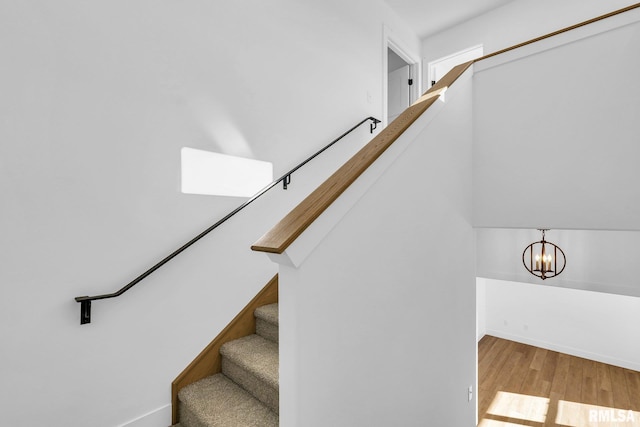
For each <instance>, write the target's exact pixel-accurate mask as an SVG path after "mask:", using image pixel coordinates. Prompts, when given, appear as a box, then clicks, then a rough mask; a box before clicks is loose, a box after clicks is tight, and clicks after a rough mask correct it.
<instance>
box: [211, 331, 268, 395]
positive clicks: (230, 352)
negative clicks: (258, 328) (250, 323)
mask: <svg viewBox="0 0 640 427" xmlns="http://www.w3.org/2000/svg"><path fill="white" fill-rule="evenodd" d="M220 354H221V355H222V356H223V357H226V358H228V359H229V360H230V361H232V362H233V363H235V364H236V365H238V366H240V367H242V368H243V369H245V370H247V371H248V372H250V373H251V374H252V375H255V376H256V377H258V378H259V379H261V380H263V381H264V382H265V383H267V384H268V385H269V386H271V387H273V388H275V389H276V390H278V389H279V375H278V368H279V357H278V344H276V343H274V342H273V341H269V340H267V339H264V338H263V337H261V336H259V335H255V334H254V335H249V336H246V337H242V338H239V339H237V340H233V341H229V342H228V343H225V344H224V345H223V346H222V347H221V348H220Z"/></svg>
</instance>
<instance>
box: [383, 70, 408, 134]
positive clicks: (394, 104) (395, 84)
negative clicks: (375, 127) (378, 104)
mask: <svg viewBox="0 0 640 427" xmlns="http://www.w3.org/2000/svg"><path fill="white" fill-rule="evenodd" d="M387 88H388V89H387V95H388V98H389V99H388V103H387V123H391V122H392V121H393V119H395V118H396V117H398V116H399V115H400V113H402V112H403V111H404V110H406V109H407V108H408V107H409V92H410V89H411V87H410V86H409V66H408V65H405V66H404V67H401V68H398V69H397V70H395V71H392V72H390V73H389V83H388V85H387Z"/></svg>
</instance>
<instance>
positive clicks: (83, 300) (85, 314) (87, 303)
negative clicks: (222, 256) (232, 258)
mask: <svg viewBox="0 0 640 427" xmlns="http://www.w3.org/2000/svg"><path fill="white" fill-rule="evenodd" d="M368 120H371V124H370V127H369V130H370V132H371V133H373V131H374V129H376V127H377V125H378V123H380V120H378V119H376V118H375V117H367V118H366V119H364V120H362V121H361V122H360V123H358V124H357V125H355V126H353V127H352V128H351V129H349V130H348V131H346V132H345V133H343V134H342V135H340V136H339V137H337V138H336V139H334V140H333V141H331V142H330V143H329V144H327V145H325V146H324V147H323V148H322V149H320V150H318V151H317V152H315V153H314V154H313V155H312V156H310V157H308V158H307V159H306V160H304V161H303V162H302V163H300V164H298V165H297V166H296V167H294V168H293V169H291V170H290V171H288V172H287V173H285V174H284V175H282V176H281V177H280V178H278V179H276V180H275V181H273V182H272V183H271V184H269V185H267V186H266V187H264V188H263V189H262V190H260V191H259V192H257V193H256V194H255V195H254V196H252V197H251V198H250V199H249V200H247V201H246V202H244V203H243V204H241V205H240V206H238V207H237V208H235V209H234V210H232V211H231V212H229V213H228V214H227V215H225V216H224V217H223V218H222V219H220V220H219V221H218V222H216V223H215V224H213V225H212V226H211V227H209V228H207V229H206V230H204V231H203V232H202V233H200V234H198V235H197V236H196V237H194V238H193V239H191V240H189V241H188V242H187V243H185V244H184V245H182V246H180V248H178V249H176V250H175V251H173V252H172V253H171V254H169V255H168V256H166V257H165V258H164V259H163V260H162V261H160V262H158V263H157V264H156V265H154V266H153V267H151V268H150V269H148V270H147V271H145V272H144V273H142V274H141V275H139V276H138V277H136V278H135V279H133V280H132V281H131V282H129V283H128V284H126V285H125V286H123V287H122V288H121V289H120V290H118V291H116V292H113V293H110V294H103V295H95V296H92V297H89V296H84V297H76V298H75V300H76V302H79V303H80V324H81V325H84V324H85V323H91V301H96V300H101V299H107V298H115V297H118V296H120V295H122V294H124V293H125V292H127V291H128V290H129V289H131V288H132V287H134V286H135V285H137V284H138V283H140V282H141V281H142V280H144V279H145V278H146V277H148V276H149V275H151V273H153V272H154V271H156V270H157V269H159V268H160V267H162V266H163V265H165V264H166V263H167V262H169V261H171V260H172V259H173V258H174V257H176V256H177V255H178V254H180V253H181V252H182V251H184V250H185V249H187V248H188V247H189V246H191V245H193V244H194V243H196V242H197V241H198V240H200V239H202V238H203V237H204V236H206V235H207V234H209V233H210V232H211V231H213V230H215V229H216V228H218V227H219V226H220V225H222V224H223V223H224V222H225V221H227V220H228V219H229V218H231V217H232V216H234V215H235V214H237V213H238V212H240V211H241V210H243V209H244V208H246V207H247V206H249V205H250V204H251V203H253V202H254V201H255V200H256V199H258V198H259V197H260V196H262V195H263V194H265V193H266V192H267V191H269V190H271V189H272V188H273V187H275V186H276V185H278V184H279V183H280V182H282V186H283V188H284V189H285V190H286V189H287V186H288V185H289V184H290V183H291V174H293V173H294V172H295V171H297V170H298V169H300V168H301V167H302V166H304V165H306V164H307V163H309V162H310V161H311V160H313V159H315V158H316V157H317V156H319V155H320V154H322V153H323V152H324V151H325V150H327V149H328V148H329V147H331V146H332V145H334V144H335V143H336V142H338V141H340V140H341V139H342V138H344V137H345V136H347V135H348V134H350V133H351V132H353V131H354V130H356V129H357V128H358V127H360V126H361V125H362V124H363V123H365V122H366V121H368Z"/></svg>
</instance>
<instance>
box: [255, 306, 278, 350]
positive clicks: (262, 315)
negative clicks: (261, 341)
mask: <svg viewBox="0 0 640 427" xmlns="http://www.w3.org/2000/svg"><path fill="white" fill-rule="evenodd" d="M254 315H255V317H256V334H258V335H260V336H261V337H263V338H266V339H268V340H269V341H273V342H278V303H275V304H269V305H263V306H262V307H258V308H257V309H256V311H255V312H254Z"/></svg>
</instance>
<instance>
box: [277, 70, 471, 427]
mask: <svg viewBox="0 0 640 427" xmlns="http://www.w3.org/2000/svg"><path fill="white" fill-rule="evenodd" d="M438 108H440V110H439V112H437V110H438ZM432 109H433V110H432ZM432 109H430V110H429V111H428V112H427V113H426V114H425V115H423V116H422V117H421V118H420V119H419V120H418V121H417V122H416V123H414V125H413V126H412V127H411V128H410V130H409V131H408V132H406V133H405V134H404V135H403V136H401V138H400V139H399V140H398V141H397V142H396V143H395V144H394V146H393V147H392V148H390V149H389V151H387V152H386V153H385V154H384V155H383V156H382V157H381V158H380V159H379V160H378V161H377V162H376V163H375V164H374V165H373V166H372V167H371V168H370V169H369V170H367V172H365V174H363V176H361V177H360V178H359V179H358V180H357V181H356V182H355V183H354V184H353V185H352V186H351V187H350V188H349V189H348V190H347V191H346V192H345V193H344V194H343V195H341V196H340V197H339V198H338V200H337V201H336V203H334V205H332V206H331V207H330V208H329V209H328V210H327V211H326V212H324V213H323V214H322V215H321V217H320V218H319V223H328V221H329V220H328V219H327V218H334V215H338V213H336V212H342V213H343V214H344V216H343V217H342V218H341V219H340V218H338V219H336V222H334V223H333V227H331V228H330V231H329V232H328V234H326V235H324V236H316V237H317V241H316V243H317V246H315V248H314V249H313V250H312V251H311V252H310V254H309V255H308V257H307V258H306V259H304V260H303V261H302V262H301V263H299V264H296V263H293V264H292V263H289V264H288V265H287V262H288V261H291V260H295V259H297V258H296V256H295V254H293V252H295V251H297V250H299V247H295V245H296V244H297V243H294V245H293V246H294V248H293V249H292V248H289V249H288V250H287V253H286V254H285V255H282V256H280V257H286V261H285V259H284V258H278V257H273V258H274V259H280V262H282V263H283V264H282V265H281V266H280V320H281V321H280V325H281V326H280V328H281V329H280V331H281V335H280V337H281V338H280V340H281V341H280V392H281V408H280V422H281V425H282V426H285V427H288V426H308V427H313V426H329V425H330V426H336V427H339V426H364V425H367V426H389V425H402V426H423V425H451V426H470V425H474V424H475V416H476V404H475V400H473V401H471V402H468V401H467V389H468V387H469V386H470V385H474V384H475V373H476V357H475V354H476V352H475V348H476V340H475V323H476V319H475V274H474V273H475V271H474V262H475V256H474V251H473V246H474V245H473V231H472V229H471V225H470V215H471V211H470V207H471V206H470V197H471V193H470V190H471V170H470V167H471V122H470V114H471V88H470V72H468V73H466V74H465V75H464V76H463V77H462V78H461V79H460V80H459V81H458V82H456V84H455V85H454V86H453V87H452V88H450V89H449V91H447V97H446V103H442V102H440V101H438V103H437V106H436V105H434V107H432ZM429 120H432V121H431V123H430V124H429V126H427V127H424V126H425V123H426V122H428V121H429ZM402 150H405V151H404V152H402ZM393 156H398V157H397V159H396V160H395V161H394V162H393V163H391V161H392V160H390V159H393ZM389 163H391V164H390V165H389V166H388V169H386V170H384V169H383V168H381V167H380V165H381V164H389ZM368 185H371V187H370V188H368V190H367V186H368ZM344 206H350V208H349V209H347V208H345V207H344ZM341 209H342V210H341ZM314 226H315V224H314ZM314 226H312V227H311V228H310V229H308V230H306V231H305V233H303V234H302V236H300V238H299V240H303V241H304V240H305V239H307V237H306V235H307V234H311V235H313V234H314V233H315V232H316V229H314V228H313V227H314ZM289 251H292V253H291V254H289ZM301 251H303V252H304V250H301Z"/></svg>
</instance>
